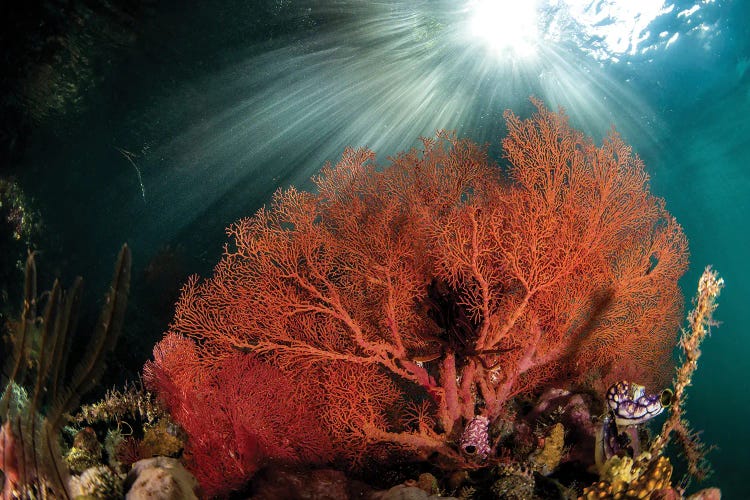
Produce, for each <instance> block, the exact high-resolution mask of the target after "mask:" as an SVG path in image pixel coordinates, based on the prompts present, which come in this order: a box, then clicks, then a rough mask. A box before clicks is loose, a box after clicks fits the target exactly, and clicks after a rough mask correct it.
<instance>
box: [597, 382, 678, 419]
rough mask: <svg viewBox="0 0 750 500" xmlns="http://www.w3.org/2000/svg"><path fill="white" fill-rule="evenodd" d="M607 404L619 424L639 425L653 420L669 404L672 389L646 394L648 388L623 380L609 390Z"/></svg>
mask: <svg viewBox="0 0 750 500" xmlns="http://www.w3.org/2000/svg"><path fill="white" fill-rule="evenodd" d="M606 397H607V406H609V409H610V410H612V413H613V414H614V416H615V423H616V424H617V425H623V426H627V425H637V424H642V423H643V422H646V421H647V420H651V419H652V418H654V417H655V416H657V415H659V414H660V413H661V412H663V411H664V409H665V408H666V407H668V406H669V404H670V402H671V399H672V391H671V390H669V389H667V390H665V391H662V392H660V393H658V394H646V388H645V387H643V386H642V385H638V384H634V383H632V382H627V381H622V382H618V383H616V384H614V385H613V386H612V387H610V388H609V390H608V391H607V396H606Z"/></svg>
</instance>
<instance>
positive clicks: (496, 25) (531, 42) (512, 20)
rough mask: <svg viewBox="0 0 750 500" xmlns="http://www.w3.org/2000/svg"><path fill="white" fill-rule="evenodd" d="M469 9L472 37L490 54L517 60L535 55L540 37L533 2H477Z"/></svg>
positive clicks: (488, 0) (508, 0)
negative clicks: (516, 58) (516, 57)
mask: <svg viewBox="0 0 750 500" xmlns="http://www.w3.org/2000/svg"><path fill="white" fill-rule="evenodd" d="M470 8H471V10H472V18H471V25H470V26H471V33H472V35H473V36H475V37H477V38H479V39H481V40H483V41H484V42H485V43H486V44H487V45H488V46H489V47H490V48H491V49H492V50H493V51H496V52H497V53H498V54H500V55H513V56H520V57H528V56H532V55H534V54H535V52H536V41H537V38H538V36H539V27H538V20H537V6H536V2H535V1H532V0H528V1H524V2H520V1H517V0H477V1H475V2H473V3H472V5H471V6H470ZM508 53H510V54H508Z"/></svg>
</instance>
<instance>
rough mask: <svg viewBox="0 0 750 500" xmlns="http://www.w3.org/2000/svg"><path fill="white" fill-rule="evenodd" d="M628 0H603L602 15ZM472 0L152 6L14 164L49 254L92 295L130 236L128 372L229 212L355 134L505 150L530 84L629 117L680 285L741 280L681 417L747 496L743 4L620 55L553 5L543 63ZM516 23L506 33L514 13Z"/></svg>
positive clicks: (595, 112) (720, 478) (605, 118)
mask: <svg viewBox="0 0 750 500" xmlns="http://www.w3.org/2000/svg"><path fill="white" fill-rule="evenodd" d="M511 3H512V2H511ZM516 3H518V2H516ZM564 3H565V2H563V4H564ZM615 3H617V2H593V5H595V6H597V5H598V8H599V10H598V13H599V14H600V15H602V13H604V14H607V11H606V9H608V8H611V5H610V6H608V4H615ZM621 3H625V4H633V3H634V2H621ZM643 3H644V5H647V4H659V2H656V1H654V2H643ZM459 4H460V3H457V2H427V1H423V2H354V1H341V2H327V1H319V2H285V1H282V0H278V1H276V2H267V3H266V2H240V1H231V2H223V3H219V4H217V3H214V2H194V5H191V6H186V5H185V4H184V3H182V2H174V3H170V2H163V3H160V4H159V5H158V6H157V5H153V6H150V7H149V8H148V9H146V10H144V11H143V12H141V13H140V14H139V17H138V18H137V23H136V25H135V26H133V27H132V34H133V37H132V40H130V41H128V42H127V43H118V44H115V45H113V46H112V47H111V48H110V47H106V48H105V49H104V52H105V53H107V54H108V56H107V57H108V64H107V65H106V66H104V67H105V68H106V69H103V70H102V72H101V74H99V75H98V79H99V80H98V82H97V83H96V85H93V86H92V88H91V89H90V90H88V91H87V92H86V93H85V95H83V96H82V101H81V102H80V103H78V104H77V105H76V106H75V107H74V109H68V110H67V111H65V112H64V113H59V114H56V115H52V116H50V117H48V118H47V119H45V120H43V121H42V122H41V123H39V124H38V125H37V126H36V127H35V128H34V130H33V133H32V135H31V137H30V139H29V142H28V144H27V146H26V149H25V152H24V155H23V157H22V161H21V164H22V166H23V169H22V174H21V180H22V184H23V186H24V187H25V189H27V190H28V192H29V193H30V194H32V195H33V196H34V198H35V200H36V203H37V205H38V207H39V208H40V210H41V215H42V219H43V221H44V224H45V226H44V227H45V241H44V242H43V243H42V244H41V245H40V246H41V247H42V248H41V249H42V258H46V259H47V261H48V263H49V262H53V263H54V265H56V266H59V269H60V270H61V271H60V272H61V273H62V274H63V275H64V276H65V275H66V273H69V274H70V275H72V274H73V273H81V274H83V275H85V276H86V277H87V281H88V283H89V284H90V285H89V287H88V288H87V290H89V292H88V293H90V294H91V297H93V298H92V300H95V297H97V296H98V295H97V294H99V293H100V290H102V289H103V287H104V284H105V282H106V281H107V279H108V277H109V273H110V272H111V266H112V262H113V259H114V255H115V254H116V251H117V249H118V248H119V246H120V244H121V243H122V242H124V241H127V242H128V243H129V244H130V245H131V247H132V249H133V253H134V257H135V265H134V269H135V285H134V294H133V297H132V304H133V307H132V308H131V310H132V311H133V312H132V314H131V317H130V327H129V329H128V330H127V331H126V332H125V334H124V337H123V341H122V342H121V345H120V347H119V348H118V353H119V355H120V356H121V357H122V358H123V359H125V358H128V359H129V360H130V361H129V363H125V362H123V367H124V368H123V369H124V370H126V371H127V369H128V367H130V368H131V369H132V367H133V366H135V367H137V366H140V363H142V362H143V361H144V360H145V359H146V357H147V356H148V354H149V350H150V346H151V345H153V343H154V342H155V341H156V340H157V338H159V337H160V336H161V333H162V332H163V330H164V328H165V327H166V323H167V322H168V320H169V312H168V310H169V307H168V306H169V304H170V303H171V302H170V301H171V300H173V298H174V297H173V295H172V294H173V293H174V283H175V282H179V281H180V280H182V279H184V277H185V276H186V275H187V274H189V273H194V272H197V273H201V274H204V275H206V274H207V273H209V272H210V270H211V268H212V266H213V265H214V264H215V263H216V262H217V260H218V258H219V257H220V254H221V250H222V245H223V243H224V241H225V237H224V228H225V227H226V226H227V225H228V224H229V223H231V222H232V221H234V220H236V219H237V218H239V217H241V216H247V215H251V214H252V213H253V212H254V211H255V210H257V209H258V208H259V207H260V206H262V205H263V204H264V203H266V202H267V201H268V200H269V197H270V195H271V194H272V193H273V191H274V190H276V189H277V188H279V187H285V186H289V185H291V184H294V185H297V186H301V187H306V186H309V184H308V179H309V177H310V175H312V174H313V173H315V172H316V171H317V169H319V168H320V167H321V166H322V165H323V164H324V162H326V161H334V162H335V161H336V160H337V158H338V157H339V156H340V154H341V152H342V150H343V148H344V147H345V146H347V145H355V146H359V145H367V146H369V147H371V148H373V149H374V150H375V151H376V152H377V153H378V156H379V158H380V159H381V160H385V157H386V156H387V155H388V154H392V153H394V152H396V151H398V150H400V149H403V148H407V147H411V146H414V145H416V144H417V142H416V140H417V138H418V137H419V136H420V135H432V134H433V132H434V131H435V130H436V129H439V128H447V129H454V130H456V131H457V132H458V134H459V135H461V136H469V137H471V138H474V139H475V140H477V141H479V142H489V143H491V148H490V150H491V152H492V153H493V154H494V155H496V156H497V154H498V143H499V138H500V137H501V136H502V135H503V133H504V126H503V123H502V116H501V114H502V111H503V110H504V109H506V108H510V109H513V110H514V111H516V112H517V113H519V114H521V115H522V116H523V115H528V113H529V112H530V105H529V103H528V97H529V96H530V95H536V96H537V97H540V98H541V99H542V100H544V101H545V102H546V103H547V104H548V105H549V106H551V107H557V106H563V107H564V108H565V109H566V110H567V112H568V113H569V115H570V116H571V120H572V121H573V123H574V124H575V125H576V126H577V127H580V128H583V129H584V130H586V131H587V132H588V133H590V134H592V135H594V136H596V137H601V136H602V135H603V134H604V133H606V131H607V130H608V128H609V127H610V126H611V125H615V126H616V127H617V128H618V130H619V131H620V132H621V133H622V134H623V136H624V137H625V139H626V141H628V142H629V143H630V144H632V145H633V147H634V149H635V150H636V151H637V152H638V154H639V155H640V156H641V157H642V158H643V160H644V161H645V163H646V165H647V169H648V172H649V173H650V175H651V178H652V187H653V190H654V192H656V193H657V194H658V195H659V196H662V197H664V198H665V199H666V202H667V207H668V209H669V210H670V211H671V212H672V213H673V214H674V215H675V216H676V217H677V219H678V221H679V222H680V223H681V224H682V225H683V227H684V229H685V232H686V233H687V236H688V238H689V241H690V251H691V266H690V270H689V271H688V273H687V275H686V276H685V278H684V281H683V283H682V285H683V289H684V290H685V294H686V296H687V297H689V296H692V294H693V292H694V289H695V284H696V281H697V279H698V276H699V275H700V273H701V271H702V270H703V268H704V266H706V265H707V264H713V265H714V266H715V268H716V269H717V270H719V272H720V273H721V274H722V276H723V277H724V278H725V279H726V282H727V285H726V289H725V291H724V293H723V295H722V297H721V301H720V303H721V305H720V308H719V310H718V313H717V316H718V318H719V319H720V320H721V321H722V322H723V323H722V325H721V327H720V328H718V329H717V330H715V332H714V333H713V335H712V337H711V338H710V339H709V340H708V341H707V342H706V344H705V348H704V354H703V357H702V358H701V362H700V368H699V370H698V373H697V378H696V380H695V383H694V385H693V387H692V388H691V390H690V399H689V405H688V415H689V418H690V420H691V421H692V423H693V424H694V426H695V427H696V428H697V429H703V430H704V433H703V439H704V440H705V441H706V442H708V443H712V444H715V445H717V446H718V449H717V450H716V451H714V452H712V453H711V460H712V462H713V464H714V466H715V469H716V474H715V476H713V477H712V478H711V479H710V481H709V482H708V483H710V484H716V485H719V486H721V487H722V489H723V490H724V494H725V498H743V495H744V493H743V492H746V491H747V489H746V486H745V484H746V482H745V481H746V480H745V479H743V478H744V476H745V475H746V474H747V468H748V467H749V466H750V432H749V431H748V428H747V425H748V419H749V418H750V398H748V397H747V393H746V392H745V389H747V386H748V382H747V380H748V375H747V373H748V372H747V371H746V370H748V368H750V362H748V359H749V358H750V347H749V346H750V338H749V337H748V333H747V324H746V323H745V322H746V321H747V313H746V311H747V307H748V306H747V300H748V297H750V289H749V288H748V283H750V267H749V266H748V265H747V259H748V248H749V247H750V244H749V243H750V241H749V239H750V237H749V236H748V234H750V231H748V229H750V224H748V217H750V215H748V214H750V207H749V206H748V205H749V201H748V200H749V198H750V173H748V172H749V171H748V166H749V165H750V72H749V71H748V68H749V67H750V51H749V50H748V49H749V48H750V45H749V44H750V32H749V31H748V24H747V21H746V20H747V19H750V3H749V2H743V1H735V2H731V1H715V2H705V1H703V2H701V1H698V2H697V3H694V2H675V3H674V4H670V3H668V2H667V3H665V4H664V5H663V9H664V12H663V13H662V14H661V15H658V16H656V17H655V18H654V19H652V20H650V21H649V24H648V25H647V26H645V27H642V28H641V30H640V31H639V33H640V34H641V36H642V40H641V41H640V42H639V43H638V44H637V45H636V44H633V43H625V45H624V47H626V48H624V49H623V48H620V50H618V49H616V48H613V46H612V45H611V44H609V45H608V44H607V43H606V40H605V39H604V38H603V37H602V36H601V35H599V36H597V34H596V33H593V32H592V31H591V30H589V28H591V26H588V27H587V26H585V23H582V22H581V20H580V18H579V19H575V18H574V17H573V16H572V15H569V14H570V13H566V12H565V9H564V8H562V7H560V8H552V7H549V6H546V7H545V8H544V9H540V12H541V13H542V18H541V20H540V21H539V26H540V27H541V28H540V33H538V34H537V35H536V39H537V40H538V47H537V54H536V58H532V59H526V58H525V57H524V56H521V55H519V54H518V53H516V52H514V50H517V49H514V48H508V47H506V48H505V49H502V50H501V51H500V53H499V54H498V53H495V52H493V50H491V49H490V48H489V47H488V45H487V44H485V43H483V42H481V41H479V40H477V39H475V38H472V35H469V34H467V32H466V27H467V22H468V21H467V19H468V18H469V17H470V13H469V7H468V6H467V5H459ZM670 5H671V8H670V7H669V6H670ZM694 5H697V6H698V9H696V10H692V11H691V10H690V9H691V8H692V7H694ZM594 11H597V9H594ZM686 12H687V13H686ZM507 15H508V16H512V14H507ZM614 15H615V14H614V11H613V13H612V14H611V16H610V17H607V16H606V15H605V16H604V17H601V18H600V21H599V22H600V24H601V25H606V24H607V23H608V22H609V23H612V22H614V21H613V19H614V17H612V16H614ZM545 16H546V17H545ZM631 20H632V17H631ZM503 22H505V21H503ZM503 22H500V21H498V30H500V31H502V30H508V29H510V28H509V27H508V25H507V24H503ZM675 34H677V35H678V36H677V37H676V38H673V37H674V35H675ZM519 36H520V35H519ZM620 41H622V40H620ZM625 41H626V42H627V40H625ZM532 42H533V41H532ZM45 246H46V248H45ZM164 282H166V284H165V283H164ZM160 287H162V288H160ZM170 287H171V288H170ZM159 294H165V296H163V297H160V296H159ZM160 300H162V302H164V301H166V303H167V307H166V308H165V307H163V306H164V304H163V303H161V304H160ZM154 304H157V305H154ZM165 309H166V310H167V313H164V310H165ZM743 311H744V312H743Z"/></svg>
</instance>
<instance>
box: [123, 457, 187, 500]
mask: <svg viewBox="0 0 750 500" xmlns="http://www.w3.org/2000/svg"><path fill="white" fill-rule="evenodd" d="M125 491H126V493H125V498H126V500H192V499H195V500H197V499H198V496H197V494H196V492H197V491H198V481H196V480H195V478H194V477H193V475H192V474H190V473H189V472H188V471H187V470H186V469H185V467H183V466H182V464H181V463H180V461H179V460H177V459H175V458H168V457H154V458H147V459H144V460H139V461H138V462H136V463H134V464H133V468H132V469H131V470H130V473H129V474H128V476H127V478H125Z"/></svg>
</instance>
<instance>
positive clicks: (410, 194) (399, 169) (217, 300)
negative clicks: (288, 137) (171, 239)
mask: <svg viewBox="0 0 750 500" xmlns="http://www.w3.org/2000/svg"><path fill="white" fill-rule="evenodd" d="M534 104H535V105H536V107H537V111H536V113H535V114H534V115H533V116H532V117H531V118H530V119H526V120H522V119H521V118H519V117H517V116H516V115H514V114H513V113H511V112H507V113H506V114H505V119H506V123H507V125H508V135H507V137H506V138H505V139H504V140H503V149H504V157H505V159H506V160H507V161H508V168H507V171H506V173H507V176H503V175H502V174H501V169H499V168H496V167H494V166H492V165H490V164H489V163H488V161H487V157H486V153H485V151H484V150H483V149H482V148H480V147H479V146H477V145H475V144H473V143H472V142H470V141H466V140H459V139H456V138H455V137H454V136H453V135H451V134H449V133H439V134H438V137H437V139H424V140H423V146H422V148H421V150H420V151H417V150H412V151H409V152H406V153H402V154H399V155H397V156H396V157H394V158H392V159H391V164H390V165H389V166H386V167H378V166H377V165H375V164H374V155H373V153H372V152H370V151H367V150H352V149H347V150H346V151H345V153H344V155H343V158H342V159H341V161H340V162H339V163H338V164H337V165H335V166H333V165H327V166H326V167H324V168H323V170H322V171H321V173H320V175H319V176H317V177H315V178H314V182H315V184H316V186H317V191H316V192H303V191H299V190H297V189H294V188H290V189H287V190H285V191H279V192H277V193H276V195H275V196H274V198H273V201H272V202H271V205H270V206H269V207H267V208H263V209H261V210H260V211H259V212H258V213H257V214H255V216H253V217H249V218H246V219H242V220H240V221H238V222H236V223H235V224H233V225H232V226H231V227H230V228H229V229H228V233H229V235H230V236H231V238H232V240H233V241H232V243H231V244H230V245H227V247H226V251H225V255H224V257H223V258H222V260H221V261H220V262H219V264H218V265H217V266H216V268H215V271H214V275H213V277H211V278H209V279H207V280H203V281H200V280H199V279H198V278H197V277H193V278H191V279H190V280H189V281H188V282H187V283H186V285H185V287H184V289H183V291H182V295H181V298H180V300H179V302H178V304H177V307H176V311H175V317H174V321H173V323H172V324H171V326H170V329H169V332H167V335H166V337H165V339H164V340H163V341H162V342H161V343H160V344H159V346H157V351H156V352H157V360H156V364H157V365H158V364H160V363H163V361H159V359H158V357H161V359H166V358H168V357H170V356H171V357H176V358H180V359H181V360H182V361H181V362H182V366H183V368H182V369H181V371H179V373H178V372H177V371H175V372H174V373H173V374H172V375H170V376H169V377H158V376H157V377H156V378H155V379H154V378H153V377H152V384H153V386H152V388H153V389H154V390H156V392H157V393H158V394H159V396H160V397H161V398H162V399H163V400H164V401H166V402H167V406H168V407H169V408H170V409H171V411H173V412H174V408H175V407H176V403H175V402H176V401H179V400H180V397H181V396H180V394H181V391H183V390H184V388H186V387H190V388H191V391H192V390H194V389H192V387H200V389H195V390H200V391H202V393H204V394H205V393H210V391H209V389H208V387H207V386H206V385H205V382H204V380H206V379H211V378H212V377H214V376H215V374H216V373H217V372H219V371H220V370H223V369H225V368H226V366H227V363H237V362H238V361H236V360H237V359H238V358H237V355H238V353H252V354H253V355H255V356H257V359H258V360H261V361H262V362H263V363H268V364H269V365H271V366H273V367H274V368H275V369H277V370H279V371H280V372H281V373H283V374H284V375H283V377H284V378H285V379H287V380H288V381H289V382H290V383H292V384H293V385H294V386H296V387H297V391H298V394H299V401H302V402H303V404H305V405H307V406H309V407H310V408H314V409H315V410H316V411H319V412H320V415H321V422H322V429H323V430H324V432H326V433H327V434H328V435H329V436H330V438H331V439H332V441H333V443H334V449H335V451H336V454H337V455H339V457H340V458H342V459H344V460H346V461H347V463H349V464H350V465H351V466H361V465H362V464H363V462H364V461H365V459H368V460H376V459H375V457H377V456H380V457H382V459H388V458H392V457H393V455H392V452H393V453H400V456H401V457H402V458H404V457H412V458H420V457H421V458H426V457H428V456H433V457H434V456H435V455H437V456H438V457H439V458H437V459H436V460H441V461H442V462H441V467H444V468H447V469H450V468H455V467H460V466H462V465H466V464H471V463H475V462H476V461H477V460H479V459H481V458H482V457H483V456H485V447H484V441H483V444H482V445H481V446H474V445H472V446H471V447H470V448H471V450H469V451H476V450H481V453H479V454H476V453H475V454H474V455H473V456H469V455H468V454H465V453H458V452H457V450H456V447H455V445H454V443H455V442H457V441H459V440H460V437H461V435H462V434H464V432H465V431H466V428H467V426H468V425H470V423H471V422H477V421H478V420H476V419H478V418H486V419H487V421H488V422H493V421H495V420H497V419H498V418H499V417H500V416H501V415H504V414H505V412H506V410H507V406H508V403H509V402H511V401H512V400H513V399H514V398H517V397H519V396H527V395H531V394H535V393H538V392H541V391H543V390H544V389H546V388H548V387H553V386H558V387H564V388H570V387H572V386H573V385H575V384H577V385H580V386H585V387H588V388H590V389H594V390H595V391H597V392H600V393H601V392H603V391H604V389H605V388H606V387H608V386H609V385H611V384H612V383H614V382H616V381H618V380H623V379H627V380H638V381H640V382H641V383H644V384H646V385H647V386H649V387H651V386H660V385H661V384H663V383H664V382H665V381H666V380H667V379H668V376H669V370H670V368H671V367H670V364H669V363H668V362H667V361H666V360H669V359H671V358H670V353H671V349H672V347H673V345H674V340H675V333H676V331H677V326H678V323H679V318H680V314H681V305H682V301H681V294H680V293H679V289H678V287H677V280H678V278H679V277H680V276H681V275H682V273H683V272H684V270H685V268H686V265H687V243H686V240H685V237H684V234H683V233H682V230H681V228H680V226H679V225H678V224H677V222H676V221H675V220H674V219H673V218H672V217H671V216H670V215H669V213H668V212H667V211H666V210H665V208H664V202H663V201H662V200H660V199H658V198H656V197H654V196H652V195H651V194H650V193H649V189H648V176H647V175H646V173H645V171H644V166H643V164H642V162H641V161H640V160H639V159H638V158H637V157H635V156H634V155H633V154H632V152H631V150H630V148H629V147H628V146H627V145H626V144H625V143H624V142H623V141H622V139H621V138H620V137H619V136H618V135H617V134H616V133H614V132H612V133H611V134H610V135H609V136H608V137H607V138H606V139H605V140H604V142H603V144H602V145H601V146H596V145H595V144H594V143H593V141H592V140H591V139H588V138H586V137H585V136H584V135H583V134H582V133H581V132H579V131H577V130H575V129H573V128H572V127H571V126H570V124H569V123H568V120H567V117H566V116H565V115H564V113H562V112H559V113H554V112H551V111H549V110H547V109H546V108H544V106H542V104H541V103H539V102H538V101H534ZM176 338H184V339H185V340H188V341H190V342H194V344H193V345H194V346H199V347H198V349H192V350H190V352H189V353H188V354H187V355H186V354H185V352H186V348H185V346H184V344H183V343H181V342H177V341H176V340H175V339H176ZM150 366H153V365H150ZM160 381H161V382H160ZM200 384H204V385H202V386H201V385H200ZM194 400H198V398H194ZM261 401H265V399H264V398H261ZM425 401H426V402H427V404H423V402H425ZM397 403H398V406H404V407H410V408H415V407H420V408H423V409H424V412H423V413H422V414H421V416H420V417H419V418H418V421H417V422H416V423H414V422H413V421H412V422H409V423H405V422H404V420H403V419H399V418H398V415H394V409H393V408H394V406H396V404H397ZM248 404H249V403H245V402H243V403H242V405H243V406H246V405H248ZM210 410H211V409H210V408H207V412H210ZM203 418H208V417H203ZM512 418H513V417H512V415H511V419H512ZM177 420H178V421H180V418H177ZM182 420H183V421H184V422H183V421H180V423H183V424H187V420H188V419H186V418H183V419H182ZM412 420H413V419H412ZM520 429H521V427H518V428H517V430H519V432H520ZM188 433H189V434H190V432H188ZM526 435H527V436H529V437H532V434H531V432H529V433H527V434H526ZM304 436H305V434H303V433H301V432H299V431H298V432H297V433H292V434H289V435H288V439H291V440H292V441H295V440H297V439H300V438H302V437H304ZM216 439H219V441H218V443H221V442H223V441H224V440H225V438H216ZM527 441H528V440H527ZM524 446H526V450H527V453H530V452H532V451H534V449H535V448H536V447H537V446H535V445H534V443H533V442H531V441H529V442H528V443H526V444H524ZM467 450H468V448H467ZM376 451H377V453H376ZM492 451H493V450H492V449H490V453H488V454H487V455H488V456H490V455H492V454H493V453H492ZM378 454H379V455H378ZM376 461H377V460H376ZM250 474H252V468H249V469H248V477H249V475H250Z"/></svg>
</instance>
